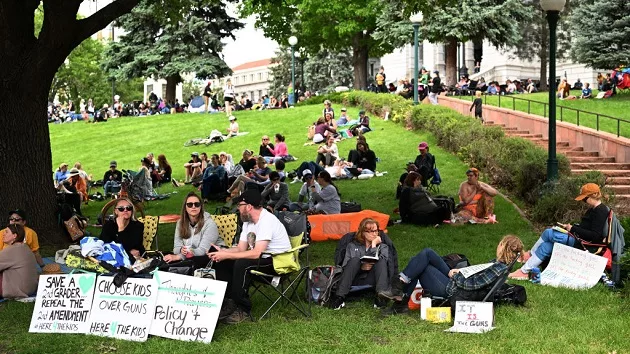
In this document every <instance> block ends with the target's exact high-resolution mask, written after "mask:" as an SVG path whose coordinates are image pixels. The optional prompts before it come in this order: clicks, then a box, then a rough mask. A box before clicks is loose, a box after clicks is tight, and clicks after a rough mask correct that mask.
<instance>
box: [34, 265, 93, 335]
mask: <svg viewBox="0 0 630 354" xmlns="http://www.w3.org/2000/svg"><path fill="white" fill-rule="evenodd" d="M95 282H96V274H73V275H68V274H55V275H41V276H40V277H39V285H38V287H37V298H36V300H35V308H34V310H33V316H32V317H31V326H30V328H29V332H34V333H86V332H87V330H88V323H89V322H88V321H89V318H90V309H91V307H92V297H93V296H94V283H95Z"/></svg>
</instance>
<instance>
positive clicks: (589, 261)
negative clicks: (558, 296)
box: [540, 243, 607, 289]
mask: <svg viewBox="0 0 630 354" xmlns="http://www.w3.org/2000/svg"><path fill="white" fill-rule="evenodd" d="M606 261H607V260H606V258H604V257H600V256H596V255H594V254H592V253H589V252H586V251H581V250H579V249H577V248H573V247H569V246H566V245H563V244H561V243H556V244H554V245H553V253H552V254H551V260H550V261H549V265H548V266H547V268H546V269H545V270H544V271H543V272H542V273H541V274H540V283H541V284H542V285H551V286H553V287H565V288H571V289H590V288H592V287H593V286H595V284H597V282H598V281H599V279H600V278H601V277H602V274H603V272H604V268H605V267H606Z"/></svg>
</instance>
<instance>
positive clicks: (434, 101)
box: [429, 92, 438, 105]
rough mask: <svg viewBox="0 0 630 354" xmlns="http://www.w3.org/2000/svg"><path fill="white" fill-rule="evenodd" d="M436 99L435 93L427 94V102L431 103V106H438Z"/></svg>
mask: <svg viewBox="0 0 630 354" xmlns="http://www.w3.org/2000/svg"><path fill="white" fill-rule="evenodd" d="M437 98H438V93H436V92H431V93H429V101H431V104H432V105H437V104H438V101H437Z"/></svg>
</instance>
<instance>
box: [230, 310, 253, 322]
mask: <svg viewBox="0 0 630 354" xmlns="http://www.w3.org/2000/svg"><path fill="white" fill-rule="evenodd" d="M251 319H252V318H251V316H250V315H249V314H248V313H247V312H245V311H243V310H241V309H240V308H238V307H237V308H236V310H234V311H233V312H232V314H230V315H229V316H227V317H226V318H225V320H224V322H225V323H226V324H238V323H241V322H243V321H251Z"/></svg>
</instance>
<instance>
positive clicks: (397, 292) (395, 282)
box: [378, 277, 407, 301]
mask: <svg viewBox="0 0 630 354" xmlns="http://www.w3.org/2000/svg"><path fill="white" fill-rule="evenodd" d="M406 285H407V284H406V283H403V281H402V280H401V279H400V277H394V278H392V284H391V285H390V287H389V289H387V290H384V291H380V292H379V293H378V296H379V297H381V298H384V299H389V300H394V301H401V300H402V296H403V288H404V287H405V286H406Z"/></svg>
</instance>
